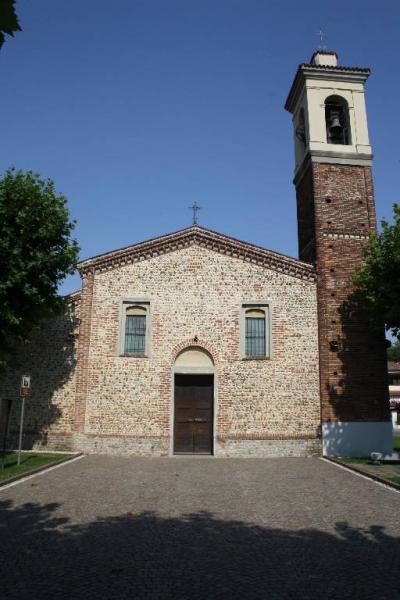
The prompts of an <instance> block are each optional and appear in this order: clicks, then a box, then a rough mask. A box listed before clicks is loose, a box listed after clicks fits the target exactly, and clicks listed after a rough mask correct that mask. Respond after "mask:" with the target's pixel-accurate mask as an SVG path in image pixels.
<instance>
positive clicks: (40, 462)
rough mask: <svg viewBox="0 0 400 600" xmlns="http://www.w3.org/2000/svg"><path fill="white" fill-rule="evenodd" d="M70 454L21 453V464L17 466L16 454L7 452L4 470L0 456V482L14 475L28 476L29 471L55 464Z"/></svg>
mask: <svg viewBox="0 0 400 600" xmlns="http://www.w3.org/2000/svg"><path fill="white" fill-rule="evenodd" d="M68 456H70V454H47V453H46V454H45V453H42V452H22V454H21V464H20V465H18V464H17V460H18V454H17V453H16V452H7V453H6V455H5V460H4V469H3V468H2V464H3V463H2V456H1V455H0V481H4V480H5V479H9V478H10V477H15V476H16V475H21V474H28V473H29V471H32V470H34V469H38V468H39V467H43V466H44V465H48V464H51V463H56V462H58V461H60V460H63V459H64V458H67V457H68Z"/></svg>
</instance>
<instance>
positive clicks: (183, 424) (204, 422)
mask: <svg viewBox="0 0 400 600" xmlns="http://www.w3.org/2000/svg"><path fill="white" fill-rule="evenodd" d="M213 407H214V376H213V375H178V374H176V375H175V411H174V412H175V414H174V454H212V453H213V419H214V414H213V413H214V411H213Z"/></svg>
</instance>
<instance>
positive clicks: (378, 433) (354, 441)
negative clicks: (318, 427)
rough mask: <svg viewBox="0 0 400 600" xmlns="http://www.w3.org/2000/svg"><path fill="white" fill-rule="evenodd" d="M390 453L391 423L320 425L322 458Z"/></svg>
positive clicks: (356, 422) (328, 423)
mask: <svg viewBox="0 0 400 600" xmlns="http://www.w3.org/2000/svg"><path fill="white" fill-rule="evenodd" d="M371 452H383V453H384V454H391V453H392V423H391V421H364V422H360V421H339V422H337V423H333V422H326V423H322V454H323V456H368V455H369V454H370V453H371Z"/></svg>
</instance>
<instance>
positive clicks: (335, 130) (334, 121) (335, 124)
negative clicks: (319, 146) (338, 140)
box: [329, 115, 343, 134]
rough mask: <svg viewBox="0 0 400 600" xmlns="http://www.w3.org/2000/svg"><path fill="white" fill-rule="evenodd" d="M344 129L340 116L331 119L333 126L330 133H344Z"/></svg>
mask: <svg viewBox="0 0 400 600" xmlns="http://www.w3.org/2000/svg"><path fill="white" fill-rule="evenodd" d="M342 129H343V127H342V125H341V124H340V120H339V117H338V115H333V116H332V119H331V124H330V126H329V131H331V132H332V133H336V134H338V133H340V132H341V131H342Z"/></svg>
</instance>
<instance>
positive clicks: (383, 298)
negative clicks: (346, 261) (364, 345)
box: [354, 204, 400, 339]
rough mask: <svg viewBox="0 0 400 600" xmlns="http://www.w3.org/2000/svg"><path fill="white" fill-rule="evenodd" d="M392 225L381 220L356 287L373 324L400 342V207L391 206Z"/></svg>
mask: <svg viewBox="0 0 400 600" xmlns="http://www.w3.org/2000/svg"><path fill="white" fill-rule="evenodd" d="M393 211H394V222H393V224H390V223H388V221H386V220H384V219H383V220H382V231H381V232H380V233H377V234H374V235H372V236H371V238H370V240H369V243H368V245H367V247H366V248H365V261H366V263H365V266H364V267H363V268H362V269H361V270H360V271H359V272H358V273H357V274H356V276H355V278H354V282H355V284H356V285H357V286H358V289H359V291H360V293H361V294H362V296H363V297H364V299H365V301H366V304H367V307H368V309H369V311H370V314H371V317H372V319H373V321H374V322H375V323H385V326H386V329H387V330H391V331H392V332H393V334H394V335H395V336H396V337H398V338H399V339H400V206H399V205H398V204H394V205H393Z"/></svg>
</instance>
